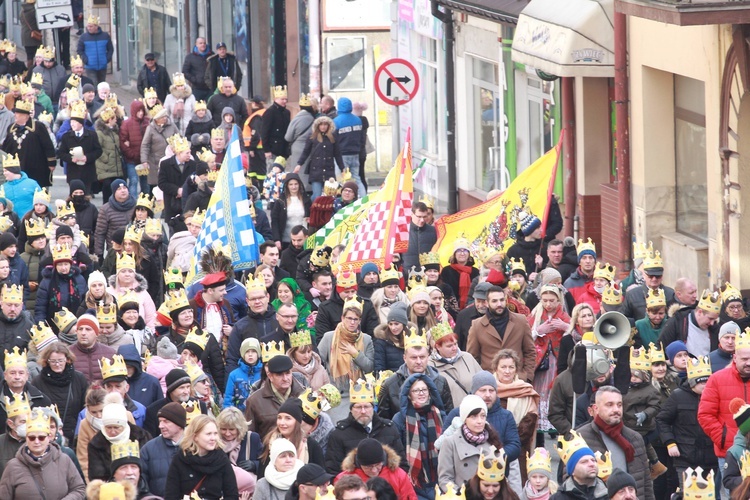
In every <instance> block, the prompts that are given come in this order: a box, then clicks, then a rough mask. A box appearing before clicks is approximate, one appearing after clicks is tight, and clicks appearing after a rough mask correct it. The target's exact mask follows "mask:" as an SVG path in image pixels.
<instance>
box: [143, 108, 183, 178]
mask: <svg viewBox="0 0 750 500" xmlns="http://www.w3.org/2000/svg"><path fill="white" fill-rule="evenodd" d="M177 133H179V130H177V127H176V126H175V124H174V123H172V119H171V118H170V119H169V120H168V121H167V123H166V124H165V125H164V126H163V127H160V126H158V125H157V124H156V122H155V121H153V120H152V121H151V123H149V124H148V127H146V133H145V134H143V142H142V143H141V163H148V183H149V184H150V185H152V186H155V185H156V183H157V182H158V180H159V162H160V161H161V159H162V158H164V155H165V154H166V151H167V139H169V138H170V137H172V136H173V135H175V134H177Z"/></svg>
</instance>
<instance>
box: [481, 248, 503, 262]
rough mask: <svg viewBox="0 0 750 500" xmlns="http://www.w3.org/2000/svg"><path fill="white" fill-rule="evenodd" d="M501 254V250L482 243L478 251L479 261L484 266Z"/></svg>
mask: <svg viewBox="0 0 750 500" xmlns="http://www.w3.org/2000/svg"><path fill="white" fill-rule="evenodd" d="M499 253H501V251H500V249H498V248H496V247H493V246H489V245H487V244H485V243H482V244H481V245H480V246H479V249H478V250H477V259H479V261H480V262H482V264H484V263H485V262H487V261H488V260H490V259H491V258H492V257H494V256H495V255H497V254H499Z"/></svg>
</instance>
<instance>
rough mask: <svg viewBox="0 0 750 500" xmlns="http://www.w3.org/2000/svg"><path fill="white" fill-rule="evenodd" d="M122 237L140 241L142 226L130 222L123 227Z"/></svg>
mask: <svg viewBox="0 0 750 500" xmlns="http://www.w3.org/2000/svg"><path fill="white" fill-rule="evenodd" d="M123 239H124V240H128V241H132V242H135V243H140V242H141V239H143V228H141V227H138V226H136V225H135V224H130V225H129V226H128V227H127V228H125V236H123Z"/></svg>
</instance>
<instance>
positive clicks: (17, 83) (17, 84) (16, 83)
mask: <svg viewBox="0 0 750 500" xmlns="http://www.w3.org/2000/svg"><path fill="white" fill-rule="evenodd" d="M37 52H38V51H37ZM21 83H22V81H21V78H20V77H19V76H18V75H16V76H14V77H13V78H11V79H10V85H8V88H9V89H10V90H14V91H17V90H20V89H21Z"/></svg>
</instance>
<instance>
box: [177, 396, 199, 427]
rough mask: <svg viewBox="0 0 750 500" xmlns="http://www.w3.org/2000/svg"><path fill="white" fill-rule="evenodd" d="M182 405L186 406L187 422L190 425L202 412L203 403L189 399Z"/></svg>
mask: <svg viewBox="0 0 750 500" xmlns="http://www.w3.org/2000/svg"><path fill="white" fill-rule="evenodd" d="M182 407H183V408H185V424H186V425H190V422H192V421H193V419H194V418H195V417H197V416H198V415H200V414H201V405H200V403H198V401H192V400H191V401H187V402H185V403H182Z"/></svg>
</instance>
